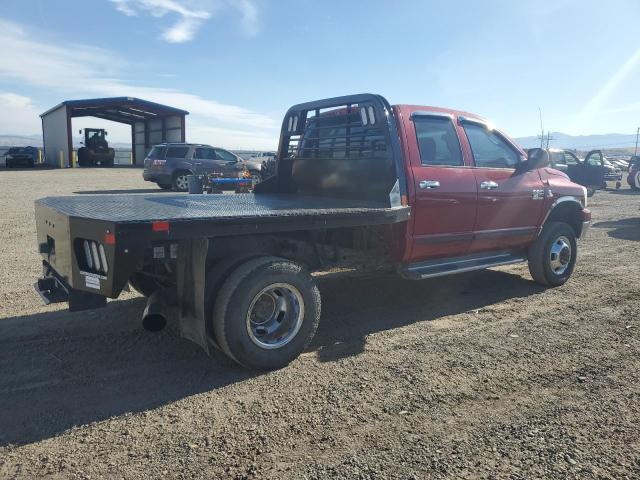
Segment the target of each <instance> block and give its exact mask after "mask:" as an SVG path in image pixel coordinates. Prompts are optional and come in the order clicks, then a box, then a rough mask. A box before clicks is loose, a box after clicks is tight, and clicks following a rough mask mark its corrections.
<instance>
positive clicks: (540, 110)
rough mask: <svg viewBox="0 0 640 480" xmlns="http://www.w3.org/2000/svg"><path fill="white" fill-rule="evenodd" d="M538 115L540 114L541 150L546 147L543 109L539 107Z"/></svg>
mask: <svg viewBox="0 0 640 480" xmlns="http://www.w3.org/2000/svg"><path fill="white" fill-rule="evenodd" d="M538 113H539V114H540V148H543V147H544V128H543V127H542V108H540V107H538Z"/></svg>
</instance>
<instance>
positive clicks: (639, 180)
mask: <svg viewBox="0 0 640 480" xmlns="http://www.w3.org/2000/svg"><path fill="white" fill-rule="evenodd" d="M629 186H630V187H631V189H632V190H636V191H637V190H640V171H638V172H636V174H635V176H634V177H633V181H632V182H630V183H629Z"/></svg>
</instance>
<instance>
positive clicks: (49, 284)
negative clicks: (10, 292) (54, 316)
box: [34, 260, 107, 312]
mask: <svg viewBox="0 0 640 480" xmlns="http://www.w3.org/2000/svg"><path fill="white" fill-rule="evenodd" d="M34 288H35V289H36V292H37V293H38V295H40V298H42V301H43V302H44V304H45V305H49V304H51V303H62V302H68V304H69V311H72V312H77V311H80V310H89V309H92V308H101V307H104V306H106V304H107V298H106V297H104V296H102V295H98V294H95V293H90V292H83V291H80V290H76V289H74V288H71V287H70V286H69V285H68V284H67V283H66V282H65V281H64V279H63V278H62V276H61V275H59V274H58V273H57V272H56V271H55V270H54V269H53V268H52V267H51V265H49V263H47V262H46V261H44V260H43V261H42V278H39V279H38V281H37V282H36V283H35V284H34Z"/></svg>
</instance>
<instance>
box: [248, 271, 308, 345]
mask: <svg viewBox="0 0 640 480" xmlns="http://www.w3.org/2000/svg"><path fill="white" fill-rule="evenodd" d="M303 320H304V300H303V299H302V294H301V293H300V291H299V290H298V289H297V288H296V287H294V286H293V285H291V284H288V283H274V284H271V285H269V286H267V287H265V288H263V289H262V290H261V291H260V292H259V293H258V294H257V295H256V296H255V297H253V300H252V301H251V304H250V305H249V311H248V312H247V332H248V333H249V338H251V341H252V342H253V343H255V344H256V345H257V346H258V347H260V348H266V349H275V348H281V347H284V346H285V345H286V344H287V343H289V342H290V341H291V340H293V338H294V337H295V336H296V335H297V334H298V331H299V330H300V327H301V326H302V321H303Z"/></svg>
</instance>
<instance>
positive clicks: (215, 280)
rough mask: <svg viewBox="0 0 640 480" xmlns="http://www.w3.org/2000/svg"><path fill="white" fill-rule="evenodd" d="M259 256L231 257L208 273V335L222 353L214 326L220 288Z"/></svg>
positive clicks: (246, 254)
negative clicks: (236, 272) (243, 264)
mask: <svg viewBox="0 0 640 480" xmlns="http://www.w3.org/2000/svg"><path fill="white" fill-rule="evenodd" d="M257 256H259V254H257V253H241V254H237V255H231V256H230V257H228V258H225V259H224V260H220V261H219V262H218V263H216V264H215V265H213V267H211V268H210V269H209V270H208V271H207V277H206V288H207V290H206V292H205V312H207V334H208V336H209V340H210V343H211V344H212V345H213V346H214V347H215V348H216V349H217V350H220V351H222V348H220V343H219V342H218V340H217V339H216V335H215V328H214V325H213V310H214V308H215V304H216V298H217V296H218V293H219V292H220V287H221V286H222V284H223V283H224V281H225V280H226V279H227V277H229V275H230V274H231V272H233V271H234V270H235V269H236V268H237V267H238V266H239V265H241V264H242V263H245V262H247V261H249V260H251V259H252V258H255V257H257Z"/></svg>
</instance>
